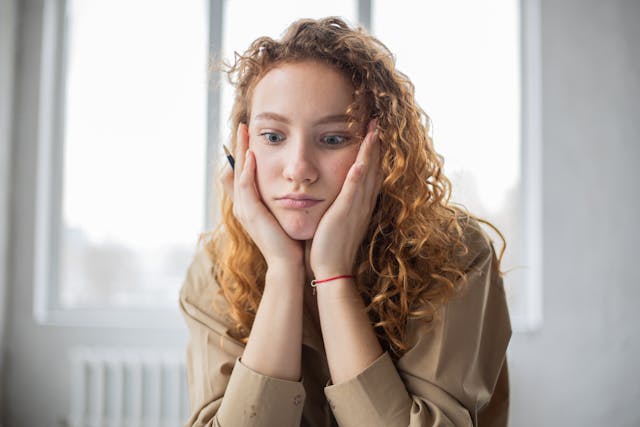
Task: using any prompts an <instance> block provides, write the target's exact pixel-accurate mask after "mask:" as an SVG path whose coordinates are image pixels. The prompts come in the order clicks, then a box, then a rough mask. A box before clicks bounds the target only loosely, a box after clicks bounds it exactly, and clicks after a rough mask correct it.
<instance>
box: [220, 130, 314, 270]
mask: <svg viewBox="0 0 640 427" xmlns="http://www.w3.org/2000/svg"><path fill="white" fill-rule="evenodd" d="M236 138H237V143H236V150H235V154H234V157H235V168H234V170H233V172H231V167H230V166H228V170H229V172H227V173H225V175H224V176H223V179H222V180H223V185H224V187H225V192H226V193H227V194H228V195H229V196H230V197H231V198H232V199H233V215H234V216H235V217H236V218H237V219H238V221H239V222H240V223H241V224H242V226H243V227H244V229H245V230H246V231H247V233H248V234H249V236H251V238H252V239H253V241H254V242H255V244H256V245H257V246H258V249H260V252H261V253H262V255H263V256H264V258H265V260H266V261H267V265H268V266H269V267H273V266H274V265H292V264H294V265H299V266H303V265H304V264H303V262H304V249H303V246H302V243H301V242H298V241H296V240H294V239H292V238H290V237H289V236H288V235H287V233H285V231H284V230H283V229H282V227H281V226H280V224H279V223H278V221H277V220H276V218H275V217H274V216H273V214H272V213H271V212H270V211H269V210H268V209H267V207H266V206H265V204H264V203H263V202H262V200H261V198H260V194H259V193H258V190H257V187H256V158H255V155H254V154H253V152H252V151H251V150H249V135H248V132H247V125H246V124H242V123H241V124H240V125H239V126H238V130H237V135H236Z"/></svg>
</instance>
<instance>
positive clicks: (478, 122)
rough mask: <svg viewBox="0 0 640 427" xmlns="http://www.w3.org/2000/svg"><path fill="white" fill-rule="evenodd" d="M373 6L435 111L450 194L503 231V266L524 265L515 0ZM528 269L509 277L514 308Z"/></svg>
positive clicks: (379, 31)
mask: <svg viewBox="0 0 640 427" xmlns="http://www.w3.org/2000/svg"><path fill="white" fill-rule="evenodd" d="M408 10H410V11H411V13H407V11H408ZM372 15H373V25H372V26H373V31H374V33H375V35H376V36H377V37H379V38H380V39H381V40H382V41H383V42H384V43H385V44H386V45H387V46H388V47H389V49H390V50H391V51H392V52H393V53H394V54H395V55H396V58H397V65H398V68H399V69H400V70H401V71H403V72H404V73H405V74H407V75H408V76H409V78H410V79H411V81H412V82H413V83H414V84H415V87H416V97H417V99H418V102H419V104H420V106H421V107H422V108H423V109H424V110H425V112H426V113H427V114H428V115H429V116H430V118H431V120H432V125H433V128H432V132H433V135H432V136H433V138H434V144H435V147H436V150H437V151H438V152H439V153H440V154H442V155H443V156H444V158H445V173H446V174H447V176H448V177H449V178H450V179H451V180H452V182H453V197H452V199H453V200H454V201H456V202H459V203H461V204H463V205H465V206H466V207H467V208H468V209H469V210H471V212H473V213H475V214H477V215H479V216H481V217H483V218H486V219H489V220H490V221H492V222H493V223H494V224H495V225H496V226H498V228H500V230H501V231H502V232H503V233H504V234H505V237H506V239H507V244H508V246H507V248H508V250H507V252H506V253H505V258H504V263H503V269H509V268H513V267H521V266H523V265H524V264H526V262H525V260H524V259H523V250H522V248H523V246H522V244H523V242H522V236H523V226H524V224H522V214H521V203H522V201H521V199H519V197H520V195H521V188H520V186H521V183H520V175H521V170H520V145H521V140H520V127H521V126H520V104H521V100H520V68H519V61H520V50H519V33H520V28H519V19H518V16H519V12H518V1H516V0H500V1H492V2H478V1H474V0H455V1H446V2H445V1H435V0H427V1H421V2H417V1H410V0H400V1H394V2H386V1H377V2H374V10H373V14H372ZM500 248H501V244H500V243H498V241H497V239H496V249H497V250H500ZM525 271H526V270H524V269H516V270H514V271H512V272H510V273H509V274H508V275H507V276H506V277H505V282H506V283H507V286H506V288H507V292H508V293H509V298H510V301H509V302H510V304H511V308H512V313H517V312H521V310H524V305H523V304H524V301H523V296H524V292H525V291H524V288H523V286H522V285H524V273H525Z"/></svg>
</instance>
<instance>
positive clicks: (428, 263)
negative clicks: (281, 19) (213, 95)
mask: <svg viewBox="0 0 640 427" xmlns="http://www.w3.org/2000/svg"><path fill="white" fill-rule="evenodd" d="M309 60H312V61H318V62H321V63H324V64H328V65H330V66H332V67H334V68H335V69H337V70H339V71H340V72H342V73H344V74H345V75H346V76H347V77H348V78H350V80H351V82H352V84H353V87H354V92H353V103H352V104H351V105H350V106H349V108H348V111H347V112H346V113H347V117H348V119H349V124H350V125H354V124H355V125H358V124H359V125H362V124H363V123H367V122H368V120H370V119H371V118H374V117H375V118H377V123H378V140H379V141H380V144H381V147H382V159H381V168H382V173H383V177H384V179H383V183H382V188H381V192H380V195H379V197H378V200H377V204H376V207H375V209H374V212H373V215H372V218H371V221H370V223H369V226H368V230H367V232H366V235H365V238H364V240H363V243H362V244H361V246H360V250H359V253H358V256H357V259H356V265H355V271H354V272H353V273H354V274H355V275H356V284H357V287H358V290H359V292H360V295H361V296H362V298H363V301H364V303H365V306H366V311H367V313H368V315H369V318H370V320H371V321H372V324H373V327H374V330H375V333H376V335H377V337H378V340H379V341H380V343H381V345H382V346H383V348H384V349H385V350H389V351H390V353H391V355H392V357H394V358H396V359H397V358H399V357H401V356H402V355H403V354H404V353H405V352H406V351H408V349H409V348H408V345H407V343H406V340H405V332H406V331H405V330H406V326H407V320H408V318H420V319H424V320H425V322H427V323H429V322H432V321H433V320H434V318H435V317H436V315H437V312H438V309H439V308H440V307H442V306H443V305H444V304H445V303H446V302H447V301H448V300H449V299H450V298H452V297H454V296H455V295H456V294H457V293H458V292H459V291H460V290H461V289H462V287H463V286H464V284H465V282H466V276H467V274H466V272H465V271H464V267H465V266H464V265H463V264H462V262H461V259H462V258H463V257H464V256H465V255H466V254H467V253H468V245H467V244H466V242H465V240H466V239H465V228H466V226H467V225H468V224H470V221H471V220H472V219H475V220H479V221H481V222H483V223H485V224H488V225H490V226H491V227H493V226H492V225H491V224H490V223H488V222H487V221H484V220H481V219H479V218H476V217H474V216H473V215H471V214H469V213H468V212H466V210H465V209H463V208H461V207H458V206H456V205H454V204H452V203H449V197H450V193H451V184H450V182H449V180H448V179H447V178H446V177H445V176H444V175H443V172H442V168H443V159H442V157H441V156H440V155H439V154H437V153H436V151H435V150H434V147H433V143H432V140H431V138H430V136H429V118H428V116H427V114H426V113H425V112H424V111H423V110H422V109H421V108H420V107H419V106H418V104H417V103H416V100H415V96H414V86H413V84H412V83H411V81H410V80H409V79H408V78H407V76H405V75H404V74H403V73H401V72H400V71H398V70H397V69H396V67H395V59H394V57H393V55H392V53H391V52H390V51H389V49H388V48H387V47H386V46H385V45H384V44H382V43H381V42H380V41H379V40H377V39H376V38H374V37H373V36H371V35H369V34H368V33H367V32H366V31H365V30H363V29H362V28H357V29H353V28H350V27H349V26H348V25H347V24H346V23H345V22H344V21H342V20H341V19H339V18H336V17H329V18H325V19H320V20H311V19H303V20H299V21H296V22H294V23H293V24H292V25H291V26H290V27H289V28H288V29H287V31H286V32H285V34H284V35H283V36H282V38H281V39H280V40H274V39H272V38H269V37H260V38H258V39H256V40H255V41H254V42H253V43H252V44H251V45H250V46H249V48H248V49H247V50H246V51H245V52H244V53H243V54H241V55H240V54H238V53H236V54H235V61H234V64H232V65H227V67H226V72H227V75H228V77H229V80H230V82H231V83H232V85H233V86H234V87H235V89H236V95H235V102H234V105H233V110H232V113H231V117H230V121H231V128H232V129H236V128H237V127H238V125H239V124H240V123H247V122H248V120H249V117H250V106H251V105H250V103H251V92H252V89H253V88H254V87H255V85H256V84H257V82H258V81H259V80H260V79H261V78H262V77H263V76H264V75H265V74H266V73H267V72H268V71H269V70H271V69H273V68H274V67H276V66H277V65H279V64H283V63H292V62H300V61H309ZM360 127H362V126H360ZM231 145H232V147H233V148H234V149H235V145H236V140H235V132H233V133H232V136H231ZM221 193H222V194H221V197H222V200H221V207H222V221H221V222H220V223H219V224H218V226H217V227H216V228H215V229H214V230H213V231H212V232H210V233H208V234H207V235H206V236H207V237H208V239H207V243H206V250H207V252H208V254H209V256H210V258H211V259H212V260H213V261H214V263H213V264H214V268H213V275H214V277H215V279H216V281H217V282H218V284H219V286H220V289H221V291H222V293H223V295H224V297H225V299H226V301H227V302H228V303H229V310H228V312H227V315H229V316H230V318H231V319H232V324H233V325H234V326H233V332H232V334H233V335H234V336H235V338H237V339H239V340H240V341H241V342H243V343H245V344H246V343H247V341H248V336H249V332H250V330H251V326H252V324H253V321H254V319H255V315H256V312H257V309H258V305H259V303H260V299H261V296H262V292H263V290H264V284H265V283H264V282H265V274H266V271H267V265H266V262H265V259H264V257H263V256H262V254H261V252H260V250H259V249H258V248H257V246H256V245H255V244H254V243H253V241H252V239H251V237H250V236H249V235H248V234H247V233H246V231H245V230H244V228H243V227H242V225H241V224H240V223H239V222H238V220H237V219H236V218H235V217H234V215H233V202H232V200H231V199H230V198H229V197H227V195H225V194H224V192H221ZM493 228H494V229H495V227H493ZM495 230H496V231H497V232H498V234H499V235H500V237H501V238H502V240H503V242H504V237H503V236H502V234H500V232H499V231H498V230H497V229H495ZM503 252H504V245H503V248H502V252H501V254H500V259H501V258H502V253H503ZM498 265H499V261H498Z"/></svg>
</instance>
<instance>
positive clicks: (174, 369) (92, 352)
mask: <svg viewBox="0 0 640 427" xmlns="http://www.w3.org/2000/svg"><path fill="white" fill-rule="evenodd" d="M184 353H185V352H184V349H178V350H174V349H116V348H94V347H92V348H86V347H83V348H75V349H73V350H72V351H71V394H70V398H71V408H70V413H69V417H68V419H67V424H68V425H69V426H70V427H152V426H153V427H180V426H182V425H183V423H184V421H185V420H186V419H187V417H188V409H189V404H188V393H187V380H186V370H185V366H184Z"/></svg>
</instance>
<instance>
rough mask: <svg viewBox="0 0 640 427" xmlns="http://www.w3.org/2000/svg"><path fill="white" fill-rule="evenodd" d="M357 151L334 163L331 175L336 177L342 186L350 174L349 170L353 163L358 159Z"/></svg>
mask: <svg viewBox="0 0 640 427" xmlns="http://www.w3.org/2000/svg"><path fill="white" fill-rule="evenodd" d="M357 154H358V153H357V152H356V153H353V154H352V155H351V156H348V157H345V158H343V159H340V160H339V161H336V162H334V163H333V167H332V168H331V176H332V177H335V181H336V182H337V183H338V184H339V185H340V187H341V186H342V184H343V183H344V180H345V179H346V178H347V175H348V174H349V170H350V169H351V166H353V163H354V162H355V161H356V157H357Z"/></svg>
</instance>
